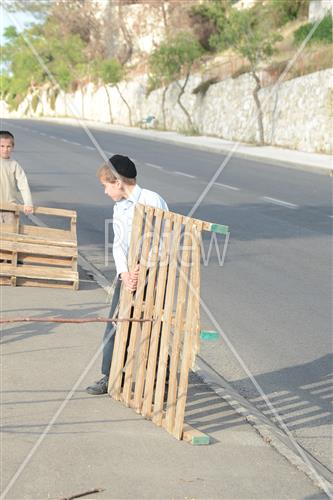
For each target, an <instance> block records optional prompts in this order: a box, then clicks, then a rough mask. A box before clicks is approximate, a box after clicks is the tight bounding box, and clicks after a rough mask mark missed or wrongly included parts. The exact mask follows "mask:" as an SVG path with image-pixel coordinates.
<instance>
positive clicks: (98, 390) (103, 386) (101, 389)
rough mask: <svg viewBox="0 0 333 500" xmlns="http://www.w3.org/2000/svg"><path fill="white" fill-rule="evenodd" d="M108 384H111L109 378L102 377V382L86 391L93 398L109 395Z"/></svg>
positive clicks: (99, 381)
mask: <svg viewBox="0 0 333 500" xmlns="http://www.w3.org/2000/svg"><path fill="white" fill-rule="evenodd" d="M108 384H109V378H108V377H107V376H106V375H104V377H102V378H101V380H98V381H97V382H95V383H94V384H93V385H90V386H89V387H87V388H86V391H87V392H88V394H92V395H93V396H98V395H100V394H107V392H108Z"/></svg>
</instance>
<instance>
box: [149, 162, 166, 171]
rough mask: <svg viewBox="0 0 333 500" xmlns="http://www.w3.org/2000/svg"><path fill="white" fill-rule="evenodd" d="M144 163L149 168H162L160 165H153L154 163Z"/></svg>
mask: <svg viewBox="0 0 333 500" xmlns="http://www.w3.org/2000/svg"><path fill="white" fill-rule="evenodd" d="M146 165H148V167H151V168H156V170H163V167H160V166H159V165H154V163H146Z"/></svg>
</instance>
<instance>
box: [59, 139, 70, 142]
mask: <svg viewBox="0 0 333 500" xmlns="http://www.w3.org/2000/svg"><path fill="white" fill-rule="evenodd" d="M61 140H62V142H68V143H69V141H68V140H67V139H61Z"/></svg>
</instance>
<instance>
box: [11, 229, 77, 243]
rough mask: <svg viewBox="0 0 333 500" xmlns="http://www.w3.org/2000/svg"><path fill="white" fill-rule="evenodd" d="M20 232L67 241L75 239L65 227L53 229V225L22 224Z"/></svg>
mask: <svg viewBox="0 0 333 500" xmlns="http://www.w3.org/2000/svg"><path fill="white" fill-rule="evenodd" d="M20 234H25V235H27V236H34V237H37V238H41V239H50V240H53V241H59V242H61V241H62V242H66V243H67V242H69V243H70V242H73V241H74V239H73V236H72V234H71V232H70V231H66V230H64V229H53V228H51V227H39V226H28V225H22V226H21V227H20Z"/></svg>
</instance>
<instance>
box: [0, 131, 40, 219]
mask: <svg viewBox="0 0 333 500" xmlns="http://www.w3.org/2000/svg"><path fill="white" fill-rule="evenodd" d="M13 149H14V136H13V134H12V133H11V132H8V131H7V130H0V203H17V195H18V191H20V193H21V196H22V199H23V204H24V213H25V214H31V213H32V212H33V205H32V198H31V192H30V188H29V184H28V180H27V177H26V175H25V173H24V170H23V168H22V167H21V166H20V165H19V164H18V163H17V161H15V160H11V158H10V157H11V154H12V151H13ZM13 221H14V213H13V212H10V211H7V210H0V224H3V223H5V224H10V223H12V222H13Z"/></svg>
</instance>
